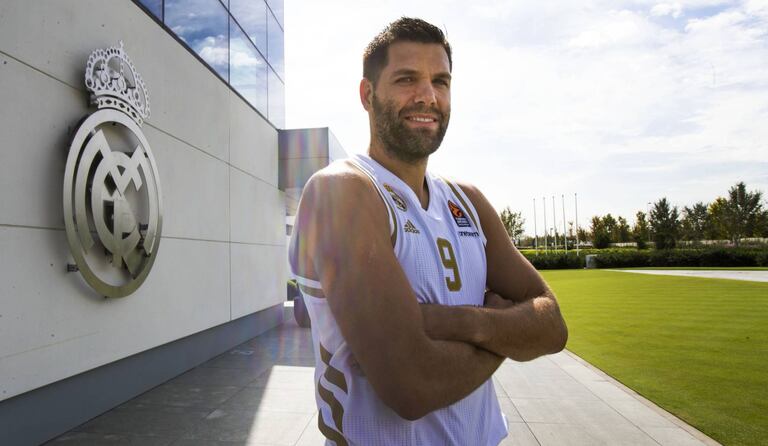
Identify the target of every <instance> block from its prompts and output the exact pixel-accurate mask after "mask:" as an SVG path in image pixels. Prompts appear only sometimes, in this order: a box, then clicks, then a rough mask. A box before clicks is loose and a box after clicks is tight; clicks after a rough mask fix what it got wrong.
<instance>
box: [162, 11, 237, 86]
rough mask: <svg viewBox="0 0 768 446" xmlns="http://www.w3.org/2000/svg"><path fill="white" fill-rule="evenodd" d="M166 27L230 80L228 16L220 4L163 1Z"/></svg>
mask: <svg viewBox="0 0 768 446" xmlns="http://www.w3.org/2000/svg"><path fill="white" fill-rule="evenodd" d="M165 24H166V26H168V28H170V29H171V30H172V31H173V32H174V33H175V34H176V35H177V36H179V38H181V39H182V40H183V41H184V42H185V43H186V44H187V45H189V46H190V47H191V48H192V49H193V50H194V51H195V52H196V53H197V54H198V55H200V57H202V59H203V60H204V61H205V62H206V63H208V65H210V66H211V67H212V68H213V69H214V70H215V71H216V72H217V73H219V75H220V76H221V77H223V78H224V79H225V80H229V51H228V49H227V29H228V24H229V14H227V10H226V9H225V8H224V6H223V5H222V4H221V2H219V0H165Z"/></svg>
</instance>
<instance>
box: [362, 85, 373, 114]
mask: <svg viewBox="0 0 768 446" xmlns="http://www.w3.org/2000/svg"><path fill="white" fill-rule="evenodd" d="M360 102H361V103H362V104H363V108H364V109H365V110H366V111H370V110H371V108H372V107H373V84H372V83H371V81H369V80H368V79H366V78H363V79H362V80H361V81H360Z"/></svg>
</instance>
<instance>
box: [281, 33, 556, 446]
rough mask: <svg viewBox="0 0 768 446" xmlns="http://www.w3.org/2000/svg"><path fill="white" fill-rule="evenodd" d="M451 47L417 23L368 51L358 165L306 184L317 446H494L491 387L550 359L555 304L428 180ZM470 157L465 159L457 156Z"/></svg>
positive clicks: (506, 243) (496, 415)
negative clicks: (523, 366) (321, 438)
mask: <svg viewBox="0 0 768 446" xmlns="http://www.w3.org/2000/svg"><path fill="white" fill-rule="evenodd" d="M451 68H452V59H451V48H450V45H449V44H448V42H447V41H446V40H445V36H444V35H443V33H442V32H441V31H440V30H439V29H438V28H436V27H434V26H433V25H430V24H429V23H427V22H424V21H423V20H419V19H411V18H402V19H399V20H397V21H395V22H393V23H392V24H390V25H389V26H388V27H387V28H386V29H385V30H384V31H382V32H381V33H380V34H379V35H378V36H376V38H374V40H373V41H372V42H371V43H370V44H369V45H368V48H367V49H366V52H365V55H364V59H363V76H364V78H363V80H362V81H361V82H360V100H361V102H362V105H363V107H364V108H365V110H366V111H367V112H368V117H369V123H370V133H371V142H370V146H369V147H368V155H367V156H366V155H357V156H355V157H352V158H350V159H347V160H343V161H339V162H336V163H333V164H331V165H330V166H328V167H327V168H325V169H323V170H321V171H320V172H318V173H317V174H315V175H314V176H313V177H312V178H311V179H310V181H309V182H308V183H307V185H306V186H305V189H304V193H303V195H302V198H301V202H300V204H299V210H298V213H297V217H296V225H295V227H294V235H293V238H292V240H291V247H290V261H291V267H292V269H293V272H294V274H295V275H296V276H297V281H298V283H299V288H300V289H301V292H302V294H303V296H304V300H305V302H306V305H307V310H308V311H309V314H310V317H311V320H312V338H313V342H314V348H315V357H316V362H317V367H316V371H315V378H316V382H317V385H316V399H317V404H318V408H319V414H318V426H319V428H320V431H321V432H322V433H323V434H324V435H325V436H326V438H327V442H328V443H329V444H336V445H347V444H350V445H351V444H360V445H497V444H499V442H500V441H501V440H502V439H503V438H504V437H505V436H506V435H507V428H506V421H505V419H504V416H503V415H502V413H501V410H500V408H499V404H498V400H497V397H496V394H495V391H494V388H493V384H492V382H491V379H490V378H491V375H492V374H493V373H494V371H495V370H496V369H497V368H498V367H499V365H500V364H501V362H502V361H503V360H504V359H505V358H512V359H514V360H518V361H526V360H530V359H533V358H536V357H538V356H541V355H544V354H549V353H554V352H557V351H560V350H561V349H562V348H563V346H564V345H565V341H566V339H567V330H566V327H565V323H564V321H563V319H562V317H561V315H560V310H559V307H558V305H557V301H556V300H555V297H554V296H553V294H552V292H551V291H550V290H549V288H548V287H547V285H546V284H545V282H544V281H543V279H542V278H541V276H540V275H539V274H538V273H537V272H536V270H535V269H534V268H533V267H532V266H531V264H530V263H528V262H527V261H526V260H525V258H524V257H523V256H522V255H521V254H520V253H519V252H518V251H517V249H516V248H515V247H514V246H513V245H512V243H511V242H510V240H509V237H508V236H507V234H506V231H505V230H504V227H503V225H502V223H501V221H500V220H499V217H498V216H497V215H496V212H495V211H494V209H493V207H492V206H491V205H490V203H489V202H488V201H487V200H486V198H485V197H484V196H483V195H482V194H481V193H480V192H479V191H478V190H477V189H476V188H474V187H472V186H470V185H466V184H461V183H454V182H451V181H448V180H446V179H443V178H441V177H439V176H436V175H433V174H432V173H429V172H427V162H428V159H429V156H430V155H431V154H432V153H434V152H435V151H436V150H437V148H438V147H439V146H440V143H441V142H442V140H443V137H444V135H445V132H446V130H447V128H448V121H449V119H450V115H451ZM468 150H471V148H468Z"/></svg>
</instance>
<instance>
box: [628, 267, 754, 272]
mask: <svg viewBox="0 0 768 446" xmlns="http://www.w3.org/2000/svg"><path fill="white" fill-rule="evenodd" d="M617 269H665V270H691V271H696V270H699V271H768V266H737V267H734V266H639V267H632V268H617Z"/></svg>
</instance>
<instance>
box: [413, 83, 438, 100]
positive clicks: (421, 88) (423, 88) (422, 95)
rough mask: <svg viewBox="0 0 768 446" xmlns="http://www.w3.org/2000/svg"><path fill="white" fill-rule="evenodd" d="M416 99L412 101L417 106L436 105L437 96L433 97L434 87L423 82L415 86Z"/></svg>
mask: <svg viewBox="0 0 768 446" xmlns="http://www.w3.org/2000/svg"><path fill="white" fill-rule="evenodd" d="M416 89H417V90H416V97H415V98H414V101H415V102H416V103H417V104H425V105H429V106H433V105H435V104H436V103H437V96H436V95H435V87H434V86H433V85H432V82H430V81H428V80H425V81H421V82H419V83H418V84H417V85H416Z"/></svg>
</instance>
